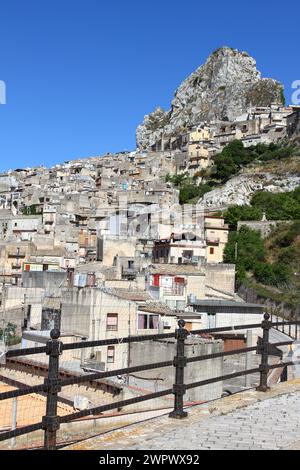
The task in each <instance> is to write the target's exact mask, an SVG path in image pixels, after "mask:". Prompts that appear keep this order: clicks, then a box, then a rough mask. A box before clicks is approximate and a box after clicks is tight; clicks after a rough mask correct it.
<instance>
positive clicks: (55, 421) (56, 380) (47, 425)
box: [0, 314, 300, 450]
mask: <svg viewBox="0 0 300 470" xmlns="http://www.w3.org/2000/svg"><path fill="white" fill-rule="evenodd" d="M178 325H179V328H178V329H177V330H176V331H173V332H170V333H162V334H150V335H142V336H140V335H136V336H127V337H122V338H112V339H102V340H96V341H81V342H76V343H62V342H61V341H60V340H59V337H60V332H59V330H56V329H55V330H52V331H51V334H50V336H51V339H49V340H48V341H47V344H46V345H44V346H41V347H33V348H26V349H12V350H9V351H7V352H6V354H5V356H6V362H7V363H9V362H10V361H12V362H13V363H14V362H16V361H17V360H18V359H17V358H21V359H20V360H21V362H22V363H23V361H24V357H26V356H31V357H32V356H33V355H37V356H38V357H39V356H40V355H43V354H45V355H47V356H48V357H49V360H48V377H47V378H46V379H45V381H44V383H43V384H37V385H33V386H26V387H24V386H23V385H24V384H20V383H19V384H17V385H14V388H13V389H12V390H8V391H4V392H2V393H0V401H1V400H11V399H16V398H17V397H25V396H26V395H32V394H40V395H42V396H46V400H47V405H46V413H45V416H44V417H43V418H42V420H41V422H34V421H33V422H32V424H29V425H25V426H18V427H17V428H16V427H12V428H11V429H9V430H6V429H3V430H2V432H0V441H5V440H11V439H12V438H15V437H18V436H22V435H25V434H29V433H32V432H36V431H43V432H44V433H45V440H44V449H46V450H56V449H57V432H58V430H59V429H60V426H61V425H62V424H65V423H71V422H74V421H77V423H78V424H79V423H80V421H79V420H82V419H85V418H88V417H94V418H95V419H97V417H99V415H101V414H103V413H104V412H107V411H112V410H121V409H122V408H125V407H127V406H130V405H137V404H138V403H142V402H145V401H150V403H151V406H152V407H153V400H156V399H160V398H162V397H167V396H168V397H172V395H173V396H174V399H173V403H174V410H173V411H172V412H171V413H170V414H169V418H177V419H178V418H187V416H188V413H187V412H186V410H185V409H184V408H185V407H187V406H188V405H187V404H185V403H184V395H185V393H186V391H187V390H190V389H194V388H200V387H203V386H207V385H210V384H215V383H219V382H224V381H228V380H231V379H235V378H238V377H246V376H250V375H253V374H258V377H259V382H258V383H257V390H258V391H260V392H267V391H268V390H269V382H268V375H269V373H270V371H272V370H275V369H278V370H279V371H285V373H284V374H282V377H283V376H286V370H287V368H288V367H293V366H295V365H298V364H299V360H298V359H297V356H294V357H293V356H290V355H285V356H283V353H282V354H281V355H280V359H279V362H276V363H274V364H270V363H269V358H270V356H271V355H272V354H273V351H274V347H276V348H280V347H283V346H292V345H293V343H294V341H295V340H297V339H298V337H299V335H298V331H299V330H298V325H300V321H288V322H285V321H283V322H281V321H280V322H278V321H277V322H272V318H271V319H270V316H269V315H268V314H265V315H264V318H263V321H262V322H260V323H252V324H243V325H235V326H232V325H230V326H226V327H218V328H208V329H199V330H192V331H187V329H185V321H184V320H180V321H179V322H178ZM285 325H287V326H294V328H293V330H294V334H293V336H291V337H290V338H288V340H285V341H281V342H276V343H272V342H270V330H271V329H272V328H278V327H281V326H282V327H284V326H285ZM258 329H261V331H262V334H261V339H260V340H259V341H258V343H257V345H255V346H250V347H244V348H237V349H232V350H230V351H221V352H217V353H209V354H201V355H199V356H192V357H186V356H187V354H186V339H187V338H188V337H189V335H193V336H199V337H206V336H207V335H210V336H213V335H214V334H217V333H225V332H230V333H232V332H233V331H235V332H238V331H247V330H258ZM169 339H172V341H174V340H175V345H176V353H175V357H173V358H171V359H170V360H164V361H161V362H154V363H151V362H147V363H145V364H141V365H136V366H135V365H133V366H128V367H125V368H120V369H114V370H110V371H105V368H104V363H102V362H97V361H94V360H92V361H91V360H87V361H84V363H83V364H82V365H83V366H84V368H85V370H86V371H88V370H89V371H90V372H91V373H85V374H80V375H78V374H77V375H75V374H74V375H72V376H68V375H67V376H66V374H64V373H63V371H64V369H61V368H60V367H61V366H62V365H63V361H62V363H61V359H60V358H61V354H62V353H64V352H65V351H76V350H82V349H84V348H88V349H90V348H98V347H103V346H108V345H114V346H117V345H120V344H123V345H125V344H128V345H130V344H133V343H139V342H147V341H150V342H151V341H154V340H158V341H161V340H169ZM246 353H256V354H258V355H260V356H261V360H260V364H259V365H258V366H257V367H254V368H247V366H246V369H244V370H238V371H237V370H236V369H235V370H234V371H233V372H232V373H229V374H225V375H224V374H223V375H219V376H213V377H210V378H206V379H204V380H203V379H201V380H200V377H199V376H198V377H197V374H196V371H197V370H198V368H201V363H202V364H203V361H207V360H212V359H217V358H219V359H220V360H223V358H225V357H227V358H228V357H230V356H236V355H239V354H246ZM30 360H31V358H30ZM149 360H151V359H150V358H149ZM192 363H197V364H199V363H200V366H199V367H196V368H195V374H194V376H193V381H190V382H188V383H186V382H185V374H184V371H185V368H186V366H187V365H188V364H192ZM2 367H3V366H2ZM166 367H170V368H174V382H173V384H174V385H173V387H170V388H164V389H163V390H158V391H156V392H154V393H146V394H145V393H142V394H141V395H138V396H137V395H135V396H134V397H132V398H128V399H121V400H119V399H116V400H115V399H114V401H112V402H110V403H102V404H100V405H97V406H93V407H92V408H89V409H83V410H81V411H70V413H66V414H64V415H59V414H58V411H57V406H58V401H59V400H61V399H62V397H61V396H60V392H61V389H63V390H64V387H70V386H72V385H78V386H79V385H83V386H84V385H85V384H88V383H91V382H94V381H106V379H109V378H110V379H113V378H115V377H119V376H120V377H124V376H129V375H133V374H137V373H140V372H145V371H151V370H157V369H161V368H166ZM106 382H107V381H106ZM20 385H21V386H20ZM79 426H80V424H79ZM29 441H30V439H29Z"/></svg>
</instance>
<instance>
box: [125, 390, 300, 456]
mask: <svg viewBox="0 0 300 470" xmlns="http://www.w3.org/2000/svg"><path fill="white" fill-rule="evenodd" d="M299 439H300V392H298V393H294V394H290V395H283V396H281V397H277V398H272V399H270V400H266V401H262V402H260V403H257V404H255V405H250V406H248V407H246V408H244V409H242V410H237V411H234V412H233V413H229V414H227V415H224V416H216V417H212V418H210V419H208V420H206V421H205V422H198V423H194V424H191V425H190V426H189V427H188V433H187V429H186V428H185V427H184V428H183V429H180V428H179V429H174V430H173V429H172V430H170V431H169V432H166V433H165V434H163V435H162V436H159V437H153V436H152V437H149V438H145V439H144V440H142V441H140V442H138V443H136V445H134V446H132V447H127V448H128V449H143V450H155V449H169V450H177V449H182V450H188V449H202V450H220V449H236V450H238V449H241V450H242V449H243V450H250V449H253V450H254V449H273V450H276V449H282V448H285V447H287V446H289V445H291V443H292V442H294V441H296V440H299Z"/></svg>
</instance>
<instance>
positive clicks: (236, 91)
mask: <svg viewBox="0 0 300 470" xmlns="http://www.w3.org/2000/svg"><path fill="white" fill-rule="evenodd" d="M282 91H283V86H282V85H281V84H280V83H279V82H277V81H276V80H273V79H270V78H262V77H261V73H260V72H259V71H258V70H257V68H256V61H255V59H253V58H252V57H251V56H250V55H249V54H247V53H246V52H240V51H238V50H236V49H232V48H230V47H222V48H220V49H217V50H216V51H215V52H213V53H212V54H211V55H210V57H209V58H208V59H207V61H206V63H205V64H204V65H202V66H201V67H199V68H198V69H197V70H196V71H195V72H194V73H192V74H191V75H190V76H189V77H188V78H187V79H186V80H184V82H183V83H182V84H181V85H180V86H179V88H178V89H177V91H176V93H175V97H174V99H173V101H172V106H171V109H170V110H169V111H167V112H164V111H163V110H162V109H161V108H157V109H156V110H155V111H154V112H153V113H151V114H149V115H147V116H145V119H144V122H143V123H142V124H141V125H140V126H138V128H137V131H136V140H137V146H138V147H139V148H140V149H145V148H148V147H149V146H150V145H153V144H154V143H155V142H156V141H157V140H159V139H160V137H161V135H162V134H164V135H176V134H178V133H180V132H182V131H184V130H185V129H186V128H187V127H188V126H191V125H193V124H198V123H200V122H203V121H209V122H211V121H216V120H225V121H226V120H229V121H230V120H233V119H235V118H236V117H237V116H239V115H241V114H243V113H244V112H245V111H246V109H247V108H248V107H249V106H268V105H269V104H270V103H271V102H282V99H283V93H282Z"/></svg>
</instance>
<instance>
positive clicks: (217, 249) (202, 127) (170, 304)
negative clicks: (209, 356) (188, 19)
mask: <svg viewBox="0 0 300 470" xmlns="http://www.w3.org/2000/svg"><path fill="white" fill-rule="evenodd" d="M220 57H221V59H220ZM220 60H221V64H222V67H221V68H219V69H218V70H219V71H218V72H212V73H215V76H214V77H213V76H210V80H211V82H213V83H214V85H213V87H210V91H209V93H208V92H206V95H205V97H203V95H201V96H202V101H201V99H200V92H199V89H197V90H198V91H197V93H196V95H197V96H195V92H194V91H191V88H189V87H190V84H191V83H192V84H193V87H194V88H193V90H195V87H197V86H198V87H202V86H203V80H204V81H205V79H204V78H203V77H204V75H205V74H206V75H207V74H208V69H209V70H210V68H211V67H212V62H213V61H220ZM245 61H246V63H247V68H245V67H244V65H245ZM215 63H216V62H215ZM233 65H234V66H233ZM240 68H243V70H244V73H246V72H247V70H248V75H250V76H251V77H252V78H251V79H249V76H248V75H247V73H246V75H247V76H245V77H244V78H245V83H247V86H246V85H245V87H246V88H245V89H244V91H243V92H242V91H241V89H242V87H243V80H242V77H240V81H239V83H237V81H236V80H237V78H236V77H237V75H238V74H239V70H240ZM254 69H255V61H254V59H252V58H250V57H249V56H248V55H247V54H246V53H238V52H237V51H235V50H231V49H229V48H223V49H221V50H218V51H217V53H216V54H215V55H213V56H212V57H211V58H210V59H209V62H208V65H206V68H205V70H204V72H205V74H204V72H203V68H202V69H201V70H200V71H199V70H198V71H197V72H196V73H195V74H193V75H192V76H191V77H190V78H189V79H188V82H184V85H182V86H181V88H180V89H179V92H177V93H176V98H175V102H173V105H172V110H171V111H170V112H167V113H165V112H164V111H163V110H162V109H161V108H157V109H156V110H155V112H154V113H152V114H151V115H148V116H146V118H145V120H144V123H143V124H142V125H141V126H139V128H138V129H137V149H136V150H134V151H132V152H119V153H115V154H106V155H102V156H93V157H89V158H82V159H77V160H72V161H67V162H64V163H61V164H57V165H55V166H53V167H51V168H45V167H42V166H41V167H36V168H17V169H14V170H11V171H9V172H6V173H2V174H0V266H1V268H0V281H1V284H2V286H1V290H0V296H1V297H0V320H1V322H2V324H1V328H2V332H5V331H6V329H7V328H8V330H7V331H8V333H7V335H8V337H9V341H10V345H13V344H15V345H16V344H19V343H20V342H21V341H23V343H24V344H29V345H30V344H33V343H34V344H38V343H39V341H41V337H43V336H45V335H46V336H47V335H49V331H50V330H51V329H53V328H54V327H57V328H59V329H60V331H61V334H62V336H65V337H71V338H73V339H74V338H77V339H78V340H82V339H85V340H86V339H88V340H95V339H99V338H101V339H105V338H112V337H120V336H128V335H138V334H145V333H147V334H149V333H157V332H163V331H170V330H174V329H175V328H176V325H177V321H178V320H179V319H180V318H184V319H185V320H186V321H187V326H186V327H187V329H192V328H196V329H197V328H199V327H204V328H205V327H209V326H214V325H215V322H216V313H217V314H222V315H223V316H224V322H225V323H226V324H227V323H228V322H229V321H230V322H235V321H236V322H240V323H241V321H245V322H247V320H248V321H249V315H250V316H251V320H252V319H253V316H257V319H261V313H262V309H261V307H260V306H257V305H254V304H248V303H246V302H244V300H243V299H242V298H241V297H240V296H239V295H238V294H237V292H236V270H235V265H234V264H228V263H224V250H225V247H226V244H227V242H228V236H229V226H228V224H226V222H225V220H224V217H223V216H222V211H223V210H224V209H226V208H228V207H229V206H230V205H231V204H245V203H248V199H249V198H248V196H249V194H251V195H252V194H254V193H255V191H257V190H260V189H265V190H267V191H270V192H272V193H276V192H285V191H292V190H294V189H295V188H297V187H298V186H299V185H300V177H299V173H298V174H297V172H296V173H294V174H293V175H289V174H287V173H283V174H282V175H281V176H278V175H277V176H276V178H275V180H274V179H272V178H271V180H270V178H269V179H268V178H266V181H265V182H261V183H260V184H258V183H257V182H255V181H254V182H253V181H252V183H251V176H253V175H251V176H250V175H249V174H248V175H247V174H246V176H245V175H244V176H243V174H242V175H240V174H238V175H234V178H229V179H228V181H226V182H223V183H224V184H220V185H219V186H218V187H217V188H213V187H212V188H211V190H208V191H207V192H206V194H205V195H203V196H201V197H198V199H197V200H196V201H193V203H192V204H191V203H190V204H183V203H182V200H181V199H180V188H179V186H178V185H176V184H175V183H174V177H177V178H178V177H179V178H180V176H183V177H185V178H189V179H190V180H191V181H192V182H193V184H194V185H195V186H199V185H201V184H207V182H208V181H209V175H210V173H209V172H210V170H211V169H212V168H214V165H215V157H216V156H217V155H219V154H220V153H221V152H222V151H223V150H224V148H226V146H227V145H228V144H229V143H231V142H235V141H239V142H242V145H243V147H244V148H245V149H253V148H254V147H256V146H258V145H260V146H264V147H263V148H265V149H268V146H270V145H273V144H274V145H283V146H286V145H287V142H288V141H289V139H290V138H291V137H292V136H294V135H296V134H297V133H298V132H299V131H300V108H299V107H297V106H286V105H285V104H284V102H283V96H282V87H281V85H280V84H279V83H278V82H275V81H273V80H271V79H261V78H260V74H259V73H258V72H255V71H254V72H253V70H254ZM232 70H233V71H234V72H232ZM255 70H256V69H255ZM216 74H217V75H216ZM251 80H253V84H252V85H251ZM228 81H230V83H228ZM233 82H234V83H235V88H236V89H235V88H234V86H233V84H232V83H233ZM249 83H250V85H251V86H250V85H249ZM216 90H217V91H216ZM243 93H244V94H243ZM237 95H239V96H244V98H245V99H241V100H240V101H239V102H236V96H237ZM187 96H188V98H189V99H186V97H187ZM212 96H213V98H212ZM184 100H186V101H185V104H184ZM193 100H194V101H193ZM179 101H180V103H181V104H180V106H179V104H178V102H179ZM221 102H222V103H223V107H222V113H220V114H218V113H217V112H213V110H218V109H220V107H219V105H220V103H221ZM207 106H209V111H210V112H206V113H205V112H204V111H203V110H204V108H205V107H207ZM251 184H252V186H251ZM224 185H225V186H224ZM241 186H242V190H241ZM237 187H238V188H239V190H237V189H235V188H237ZM247 198H248V199H247ZM188 202H190V201H188ZM235 312H239V315H237V317H238V318H237V319H236V320H233V319H232V315H233V316H234V313H235ZM228 313H230V320H229V316H228V315H227V314H228ZM241 314H244V315H243V318H242V319H241ZM226 315H227V316H226ZM216 341H217V340H216ZM216 344H217V343H216ZM214 347H215V346H214ZM216 347H217V346H216ZM128 354H129V352H128V350H127V348H125V346H124V347H119V348H115V347H114V346H108V347H102V348H99V349H98V350H96V351H92V352H91V353H90V354H89V356H88V357H84V358H77V359H78V364H77V366H76V367H77V370H78V368H79V370H80V367H81V370H82V371H86V370H112V369H118V368H120V367H124V365H127V364H129V363H130V361H131V360H132V358H130V357H128ZM72 367H73V366H72ZM218 393H219V392H218ZM217 395H218V394H217Z"/></svg>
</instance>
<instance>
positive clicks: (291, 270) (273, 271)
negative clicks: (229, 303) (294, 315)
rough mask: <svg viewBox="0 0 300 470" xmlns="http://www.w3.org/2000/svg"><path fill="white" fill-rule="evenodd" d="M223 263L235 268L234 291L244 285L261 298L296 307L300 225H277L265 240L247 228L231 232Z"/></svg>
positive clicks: (299, 293)
mask: <svg viewBox="0 0 300 470" xmlns="http://www.w3.org/2000/svg"><path fill="white" fill-rule="evenodd" d="M224 261H225V262H227V263H235V264H236V271H237V287H239V286H240V285H241V284H246V285H248V286H250V287H252V288H253V289H254V290H255V291H256V292H257V293H258V294H259V295H261V296H262V297H265V298H271V299H273V300H276V301H277V302H284V303H286V304H288V305H290V306H291V307H292V308H294V309H295V308H296V307H297V306H299V302H300V221H294V222H292V223H285V224H282V225H280V226H279V227H278V228H277V229H276V230H274V231H273V232H272V233H271V235H270V236H269V237H268V238H267V239H266V240H262V238H261V236H260V233H259V232H256V231H254V230H251V229H249V228H248V227H246V226H243V227H241V229H240V231H239V232H231V233H230V236H229V242H228V244H227V247H226V249H225V259H224Z"/></svg>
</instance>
